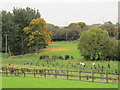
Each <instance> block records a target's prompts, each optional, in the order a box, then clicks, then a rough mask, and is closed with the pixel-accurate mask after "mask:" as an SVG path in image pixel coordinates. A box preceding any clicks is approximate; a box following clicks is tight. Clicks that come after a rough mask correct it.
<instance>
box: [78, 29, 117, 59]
mask: <svg viewBox="0 0 120 90" xmlns="http://www.w3.org/2000/svg"><path fill="white" fill-rule="evenodd" d="M117 47H118V46H117V41H116V40H111V39H110V37H109V35H108V32H107V31H106V30H102V29H101V28H97V27H93V28H91V29H89V30H88V31H84V32H83V33H82V34H81V37H80V39H79V45H78V49H79V50H80V53H81V55H82V56H84V57H85V59H90V60H102V59H109V60H110V59H113V58H114V59H117V49H118V48H117Z"/></svg>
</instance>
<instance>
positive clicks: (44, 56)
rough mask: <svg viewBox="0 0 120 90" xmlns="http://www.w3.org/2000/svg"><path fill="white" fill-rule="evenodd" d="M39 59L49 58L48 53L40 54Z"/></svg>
mask: <svg viewBox="0 0 120 90" xmlns="http://www.w3.org/2000/svg"><path fill="white" fill-rule="evenodd" d="M40 59H49V56H48V55H42V56H40Z"/></svg>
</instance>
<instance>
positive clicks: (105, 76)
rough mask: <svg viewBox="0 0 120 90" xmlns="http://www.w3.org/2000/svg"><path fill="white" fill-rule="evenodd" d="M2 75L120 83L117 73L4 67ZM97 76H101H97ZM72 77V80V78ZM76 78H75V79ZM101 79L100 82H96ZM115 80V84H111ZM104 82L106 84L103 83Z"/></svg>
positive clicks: (119, 75) (0, 72) (119, 76)
mask: <svg viewBox="0 0 120 90" xmlns="http://www.w3.org/2000/svg"><path fill="white" fill-rule="evenodd" d="M0 74H2V76H4V75H5V76H7V77H9V76H11V75H12V76H24V77H29V76H28V75H31V77H39V78H40V77H49V76H52V77H54V78H56V79H57V78H58V79H63V78H61V77H64V79H66V80H79V81H87V82H98V83H111V84H115V83H116V82H118V81H120V74H117V73H107V72H106V73H98V72H83V71H80V70H79V71H73V70H57V69H26V68H21V69H18V68H6V67H2V68H1V69H0ZM82 74H84V75H82ZM95 74H97V75H99V76H96V75H95ZM109 75H113V76H115V77H116V78H111V77H109ZM71 77H72V78H71ZM73 77H74V78H73ZM98 79H100V81H96V80H98ZM111 80H113V81H114V82H109V81H111ZM102 81H104V82H102Z"/></svg>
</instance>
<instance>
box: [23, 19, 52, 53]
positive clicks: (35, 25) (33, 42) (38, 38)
mask: <svg viewBox="0 0 120 90" xmlns="http://www.w3.org/2000/svg"><path fill="white" fill-rule="evenodd" d="M46 25H47V23H46V22H45V20H44V19H43V18H37V19H33V20H32V21H31V22H30V23H29V26H28V27H25V28H24V29H23V31H24V32H25V33H26V35H27V36H28V38H27V40H28V42H29V43H28V46H32V47H35V49H36V53H38V49H39V48H41V47H45V46H46V45H48V44H50V43H52V42H51V41H52V39H51V36H52V34H51V32H47V29H48V28H47V26H46Z"/></svg>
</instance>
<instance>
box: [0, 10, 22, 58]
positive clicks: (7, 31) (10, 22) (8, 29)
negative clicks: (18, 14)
mask: <svg viewBox="0 0 120 90" xmlns="http://www.w3.org/2000/svg"><path fill="white" fill-rule="evenodd" d="M1 14H2V47H3V49H4V48H5V36H4V35H7V36H9V38H8V41H7V42H8V43H7V47H8V51H9V56H11V55H13V54H14V53H15V52H16V51H17V49H18V47H17V46H16V44H14V43H16V40H17V37H15V36H14V35H17V34H18V30H19V27H18V24H16V23H15V22H14V17H13V15H12V14H11V13H10V12H6V11H2V12H1ZM19 51H20V50H18V52H19Z"/></svg>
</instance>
